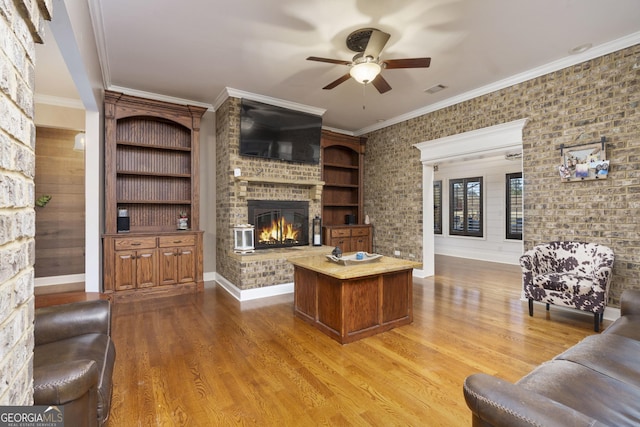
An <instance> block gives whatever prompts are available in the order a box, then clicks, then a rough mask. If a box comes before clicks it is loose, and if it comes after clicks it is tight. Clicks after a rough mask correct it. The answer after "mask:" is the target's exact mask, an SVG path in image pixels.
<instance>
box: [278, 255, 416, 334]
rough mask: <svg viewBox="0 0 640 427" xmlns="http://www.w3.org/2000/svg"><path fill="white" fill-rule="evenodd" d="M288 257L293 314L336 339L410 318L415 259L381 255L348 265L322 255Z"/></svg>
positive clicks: (372, 331) (404, 322) (380, 329)
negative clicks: (290, 267) (365, 261)
mask: <svg viewBox="0 0 640 427" xmlns="http://www.w3.org/2000/svg"><path fill="white" fill-rule="evenodd" d="M290 262H291V263H292V264H293V265H294V312H295V315H296V316H297V317H299V318H300V319H302V320H304V321H305V322H307V323H309V324H311V325H313V326H314V327H315V328H317V329H318V330H320V331H322V332H323V333H325V334H326V335H328V336H329V337H331V338H333V339H335V340H336V341H338V342H339V343H341V344H346V343H349V342H352V341H356V340H359V339H361V338H365V337H369V336H372V335H375V334H379V333H381V332H385V331H388V330H390V329H393V328H395V327H398V326H402V325H407V324H409V323H411V322H412V321H413V279H412V271H413V269H414V268H418V267H420V266H421V264H420V263H416V262H412V261H406V260H402V259H397V258H391V257H386V256H383V257H381V258H379V259H377V260H375V261H373V262H368V263H359V264H354V265H342V264H339V263H336V262H333V261H330V260H329V259H327V258H326V257H324V256H311V257H303V258H293V259H291V260H290Z"/></svg>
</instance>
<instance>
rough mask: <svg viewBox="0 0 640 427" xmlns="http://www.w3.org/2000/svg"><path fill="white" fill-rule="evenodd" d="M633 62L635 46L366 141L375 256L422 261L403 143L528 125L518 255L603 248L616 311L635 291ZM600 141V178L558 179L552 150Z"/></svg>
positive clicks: (409, 157) (415, 185)
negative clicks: (554, 246) (562, 246)
mask: <svg viewBox="0 0 640 427" xmlns="http://www.w3.org/2000/svg"><path fill="white" fill-rule="evenodd" d="M639 64H640V46H639V45H636V46H633V47H630V48H627V49H624V50H621V51H618V52H614V53H611V54H609V55H605V56H603V57H599V58H595V59H593V60H590V61H587V62H584V63H581V64H578V65H575V66H572V67H569V68H566V69H563V70H559V71H557V72H553V73H550V74H547V75H544V76H541V77H538V78H535V79H532V80H529V81H526V82H523V83H520V84H517V85H514V86H511V87H508V88H505V89H502V90H499V91H496V92H493V93H490V94H487V95H484V96H481V97H477V98H474V99H471V100H469V101H465V102H462V103H459V104H456V105H453V106H450V107H447V108H443V109H441V110H438V111H435V112H432V113H429V114H426V115H423V116H420V117H417V118H414V119H411V120H408V121H405V122H402V123H399V124H396V125H393V126H390V127H387V128H384V129H381V130H379V131H375V132H372V133H371V134H369V135H366V136H367V137H368V140H367V154H366V155H365V177H364V181H365V193H364V199H365V213H367V214H368V215H370V217H371V218H372V219H373V221H374V223H375V226H376V232H375V242H374V245H375V247H376V251H377V252H379V253H383V254H390V253H391V252H392V250H393V248H394V247H397V242H403V247H401V248H400V249H402V253H408V250H411V251H412V252H413V253H415V254H416V255H418V254H420V255H421V254H422V240H421V239H422V189H421V186H420V184H421V176H422V166H421V164H420V161H419V152H418V150H416V149H415V148H414V147H413V144H416V143H419V142H423V141H429V140H433V139H436V138H441V137H444V136H449V135H455V134H458V133H461V132H467V131H471V130H475V129H480V128H484V127H487V126H493V125H498V124H501V123H506V122H510V121H513V120H517V119H521V118H528V121H527V124H526V126H525V128H524V131H523V133H524V135H523V165H524V170H523V173H524V183H525V188H524V245H525V248H530V247H532V246H533V245H535V244H537V243H541V242H546V241H551V240H560V239H566V240H583V241H590V242H596V243H602V244H605V245H607V246H610V247H611V248H612V249H613V250H614V251H615V254H616V261H615V266H614V274H613V280H612V286H611V292H610V294H609V297H610V301H609V303H610V304H611V305H612V306H619V297H620V294H621V292H622V290H623V289H626V288H640V221H638V220H637V215H638V212H639V210H638V209H639V208H640V155H639V154H638V149H639V148H640V108H639V107H640V84H639V81H638V78H639V76H640V70H639V69H638V65H639ZM601 136H604V137H606V138H607V141H608V143H607V148H606V152H607V158H608V159H609V160H610V161H611V167H610V173H609V178H608V179H606V180H602V181H583V182H570V183H565V182H561V181H560V179H559V176H558V171H557V166H558V165H559V164H560V151H559V146H560V144H565V145H573V144H577V143H582V142H595V141H599V140H600V137H601ZM399 222H401V223H402V224H403V225H404V226H403V227H398V223H399ZM406 225H410V226H409V227H406ZM411 225H412V226H411ZM416 230H419V231H417V232H416ZM405 248H407V249H405Z"/></svg>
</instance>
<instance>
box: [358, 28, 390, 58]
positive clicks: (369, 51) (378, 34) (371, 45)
mask: <svg viewBox="0 0 640 427" xmlns="http://www.w3.org/2000/svg"><path fill="white" fill-rule="evenodd" d="M389 37H390V35H389V34H387V33H384V32H382V31H380V30H376V29H375V28H373V29H372V30H371V35H370V36H369V41H368V42H367V48H366V49H365V50H364V53H363V55H362V56H363V57H364V58H366V57H367V56H370V57H372V58H373V59H376V58H378V56H380V52H382V49H383V48H384V46H385V45H386V44H387V42H388V41H389Z"/></svg>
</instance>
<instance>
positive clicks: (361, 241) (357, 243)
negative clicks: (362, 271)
mask: <svg viewBox="0 0 640 427" xmlns="http://www.w3.org/2000/svg"><path fill="white" fill-rule="evenodd" d="M351 250H352V251H354V252H371V249H370V248H369V237H366V236H356V237H352V238H351Z"/></svg>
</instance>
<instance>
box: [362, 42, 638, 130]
mask: <svg viewBox="0 0 640 427" xmlns="http://www.w3.org/2000/svg"><path fill="white" fill-rule="evenodd" d="M638 43H640V31H639V32H636V33H633V34H629V35H627V36H625V37H621V38H619V39H616V40H613V41H611V42H608V43H604V44H601V45H598V46H595V47H593V48H591V49H589V50H587V51H586V52H583V53H581V54H578V55H571V56H567V57H565V58H562V59H559V60H557V61H553V62H550V63H548V64H545V65H542V66H540V67H536V68H532V69H531V70H528V71H525V72H523V73H520V74H516V75H514V76H511V77H507V78H506V79H502V80H498V81H497V82H494V83H490V84H488V85H485V86H482V87H479V88H477V89H474V90H471V91H469V92H465V93H463V94H460V95H457V96H453V97H451V98H447V99H445V100H443V101H441V102H437V103H435V104H431V105H428V106H426V107H423V108H419V109H417V110H413V111H410V112H408V113H406V114H402V115H400V116H396V117H394V118H391V119H389V120H385V121H384V122H380V123H376V124H375V125H371V126H368V127H364V128H362V129H359V130H357V131H354V134H355V135H363V134H367V133H370V132H374V131H377V130H380V129H383V128H386V127H389V126H392V125H395V124H398V123H401V122H405V121H407V120H410V119H414V118H416V117H420V116H423V115H425V114H429V113H432V112H434V111H438V110H441V109H443V108H446V107H450V106H452V105H456V104H459V103H461V102H464V101H468V100H470V99H473V98H477V97H479V96H483V95H486V94H489V93H491V92H495V91H497V90H501V89H505V88H508V87H510V86H514V85H516V84H519V83H522V82H525V81H527V80H531V79H534V78H537V77H540V76H543V75H545V74H550V73H553V72H555V71H558V70H562V69H564V68H568V67H571V66H574V65H577V64H580V63H582V62H586V61H589V60H591V59H594V58H598V57H600V56H604V55H608V54H610V53H613V52H616V51H618V50H621V49H626V48H628V47H631V46H635V45H636V44H638Z"/></svg>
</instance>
